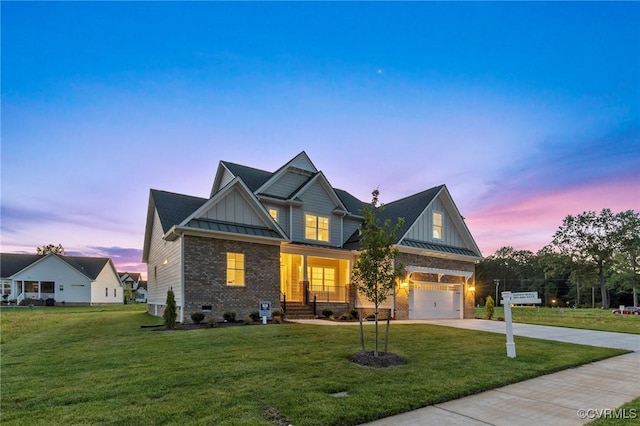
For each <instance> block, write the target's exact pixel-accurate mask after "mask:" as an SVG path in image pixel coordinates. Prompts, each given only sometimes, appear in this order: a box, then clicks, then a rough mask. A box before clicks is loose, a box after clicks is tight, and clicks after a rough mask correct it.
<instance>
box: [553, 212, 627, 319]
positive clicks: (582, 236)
mask: <svg viewBox="0 0 640 426" xmlns="http://www.w3.org/2000/svg"><path fill="white" fill-rule="evenodd" d="M621 229H622V219H621V216H620V215H619V214H618V215H615V214H613V213H612V212H611V210H610V209H602V211H601V212H600V213H599V214H596V213H595V212H592V211H588V212H584V213H582V214H579V215H576V216H572V215H569V216H567V217H565V218H564V220H563V222H562V226H560V228H559V229H558V230H557V231H556V232H555V234H554V235H553V240H552V241H551V244H550V247H551V248H552V249H554V250H556V251H557V252H558V253H560V254H562V255H566V256H569V257H570V258H571V260H572V261H573V262H577V263H579V264H582V265H584V266H593V267H595V269H596V271H597V276H598V284H599V287H600V294H601V297H602V306H603V307H604V308H609V306H610V299H609V293H608V291H607V287H606V280H605V277H606V272H607V269H608V268H610V267H611V266H612V262H613V257H614V254H615V253H616V251H618V250H619V249H620V248H621V247H622V245H623V244H622V243H623V232H622V230H621Z"/></svg>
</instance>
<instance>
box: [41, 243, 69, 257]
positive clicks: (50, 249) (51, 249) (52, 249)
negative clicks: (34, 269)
mask: <svg viewBox="0 0 640 426" xmlns="http://www.w3.org/2000/svg"><path fill="white" fill-rule="evenodd" d="M36 252H37V253H38V254H49V253H55V254H61V255H63V256H64V247H62V244H58V245H57V246H54V245H53V244H47V245H46V246H42V247H38V248H36Z"/></svg>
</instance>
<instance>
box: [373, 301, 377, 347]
mask: <svg viewBox="0 0 640 426" xmlns="http://www.w3.org/2000/svg"><path fill="white" fill-rule="evenodd" d="M373 314H374V316H375V317H376V331H375V335H376V336H375V341H376V343H375V345H374V349H373V356H378V306H377V305H376V311H375V312H374V313H373Z"/></svg>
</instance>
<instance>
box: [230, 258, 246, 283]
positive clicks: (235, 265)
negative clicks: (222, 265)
mask: <svg viewBox="0 0 640 426" xmlns="http://www.w3.org/2000/svg"><path fill="white" fill-rule="evenodd" d="M227 285H238V286H243V285H244V254H243V253H231V252H228V253H227Z"/></svg>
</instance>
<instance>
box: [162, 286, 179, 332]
mask: <svg viewBox="0 0 640 426" xmlns="http://www.w3.org/2000/svg"><path fill="white" fill-rule="evenodd" d="M162 318H164V325H165V327H167V328H176V319H177V318H178V310H177V308H176V298H175V295H174V294H173V288H169V290H167V305H166V306H165V308H164V313H163V314H162Z"/></svg>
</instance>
